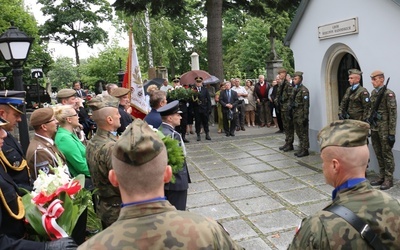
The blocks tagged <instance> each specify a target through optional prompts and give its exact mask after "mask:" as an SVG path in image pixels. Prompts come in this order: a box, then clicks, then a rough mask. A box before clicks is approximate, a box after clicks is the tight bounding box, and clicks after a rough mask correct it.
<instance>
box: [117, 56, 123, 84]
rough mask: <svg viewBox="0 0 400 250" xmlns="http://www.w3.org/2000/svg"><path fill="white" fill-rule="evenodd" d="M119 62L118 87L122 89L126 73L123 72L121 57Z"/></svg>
mask: <svg viewBox="0 0 400 250" xmlns="http://www.w3.org/2000/svg"><path fill="white" fill-rule="evenodd" d="M118 62H119V71H118V73H117V76H118V86H119V87H122V82H123V81H124V75H125V72H124V71H122V59H121V57H120V58H118Z"/></svg>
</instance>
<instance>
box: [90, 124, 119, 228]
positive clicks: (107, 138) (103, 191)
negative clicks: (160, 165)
mask: <svg viewBox="0 0 400 250" xmlns="http://www.w3.org/2000/svg"><path fill="white" fill-rule="evenodd" d="M116 140H117V137H116V136H114V135H113V134H111V133H110V132H108V131H105V130H103V129H100V128H98V129H97V132H96V134H95V135H94V136H93V138H92V139H90V140H89V143H88V145H87V148H86V155H87V162H88V165H89V170H90V175H91V177H92V180H93V184H94V186H95V187H96V188H97V189H98V190H97V193H98V195H99V204H98V205H97V206H96V207H97V214H98V215H99V217H100V219H101V221H102V223H103V224H104V225H105V226H109V225H111V224H112V223H113V222H114V221H116V220H117V218H118V215H119V211H120V205H121V195H120V192H119V189H118V187H114V186H112V185H111V183H110V181H109V180H108V172H109V171H110V169H111V168H112V166H111V152H112V149H113V147H114V144H115V142H116Z"/></svg>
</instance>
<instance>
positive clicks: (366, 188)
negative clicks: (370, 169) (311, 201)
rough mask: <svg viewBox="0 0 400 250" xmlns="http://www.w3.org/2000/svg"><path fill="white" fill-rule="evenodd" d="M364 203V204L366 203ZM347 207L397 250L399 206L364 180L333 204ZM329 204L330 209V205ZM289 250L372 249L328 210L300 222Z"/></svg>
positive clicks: (337, 198)
mask: <svg viewBox="0 0 400 250" xmlns="http://www.w3.org/2000/svg"><path fill="white" fill-rule="evenodd" d="M366 201H367V202H366ZM333 204H338V205H342V206H345V207H347V208H348V209H350V210H351V211H352V212H354V213H355V214H356V215H357V216H359V217H361V218H362V219H363V220H364V221H365V222H367V223H368V224H369V226H370V227H371V229H372V230H373V231H374V232H375V233H376V234H377V235H378V236H379V238H380V239H381V241H382V243H383V244H384V245H385V246H386V248H387V249H400V235H399V231H400V230H399V221H400V204H399V202H398V201H397V200H396V199H394V198H392V197H391V196H389V195H388V194H386V193H384V192H382V191H379V190H375V189H374V188H372V187H371V185H369V183H368V182H367V181H364V182H361V183H359V184H357V185H355V186H354V187H352V188H349V189H343V190H342V191H341V192H340V193H338V195H337V196H336V198H335V199H334V200H333V202H332V204H331V205H333ZM331 205H330V206H331ZM288 249H301V250H305V249H372V248H371V247H370V246H369V245H368V244H367V242H366V241H365V240H364V239H363V238H362V237H361V235H360V233H359V232H357V231H356V230H355V229H354V228H353V226H351V225H350V224H349V223H347V222H346V221H345V220H344V219H342V218H341V217H339V216H337V215H336V214H333V213H331V212H328V211H320V212H317V213H316V214H315V215H312V216H310V217H307V218H305V219H303V221H302V223H301V227H300V229H299V231H298V232H297V234H296V236H295V238H294V239H293V242H292V244H291V245H290V246H289V248H288Z"/></svg>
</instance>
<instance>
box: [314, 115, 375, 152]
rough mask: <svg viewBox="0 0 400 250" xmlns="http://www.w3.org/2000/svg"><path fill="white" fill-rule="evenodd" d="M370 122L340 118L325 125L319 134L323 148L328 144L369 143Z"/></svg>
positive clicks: (360, 144) (350, 145)
mask: <svg viewBox="0 0 400 250" xmlns="http://www.w3.org/2000/svg"><path fill="white" fill-rule="evenodd" d="M368 132H369V124H368V123H366V122H362V121H358V120H351V119H347V120H338V121H334V122H332V123H331V124H329V125H328V126H326V127H324V128H323V129H322V130H321V131H320V132H319V134H318V141H319V144H320V147H321V151H322V149H324V148H326V147H328V146H338V147H358V146H363V145H366V144H367V136H368Z"/></svg>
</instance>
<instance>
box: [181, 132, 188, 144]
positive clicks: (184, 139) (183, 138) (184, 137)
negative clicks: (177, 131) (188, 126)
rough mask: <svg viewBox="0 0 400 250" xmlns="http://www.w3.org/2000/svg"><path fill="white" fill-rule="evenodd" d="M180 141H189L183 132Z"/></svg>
mask: <svg viewBox="0 0 400 250" xmlns="http://www.w3.org/2000/svg"><path fill="white" fill-rule="evenodd" d="M182 141H183V142H184V143H189V142H190V141H189V140H188V139H186V136H185V134H182Z"/></svg>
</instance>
